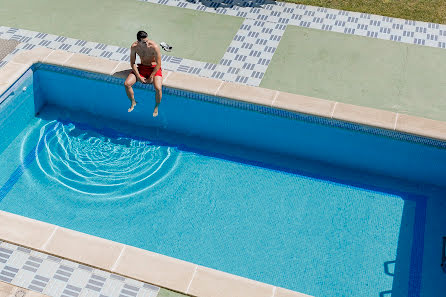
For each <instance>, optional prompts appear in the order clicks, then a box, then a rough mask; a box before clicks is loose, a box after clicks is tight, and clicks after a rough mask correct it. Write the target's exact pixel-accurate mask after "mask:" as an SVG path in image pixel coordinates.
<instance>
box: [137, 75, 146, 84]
mask: <svg viewBox="0 0 446 297" xmlns="http://www.w3.org/2000/svg"><path fill="white" fill-rule="evenodd" d="M138 80H139V82H140V83H143V84H146V83H147V79H146V78H145V77H143V76H140V77H139V79H138Z"/></svg>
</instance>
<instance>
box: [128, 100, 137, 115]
mask: <svg viewBox="0 0 446 297" xmlns="http://www.w3.org/2000/svg"><path fill="white" fill-rule="evenodd" d="M135 106H136V101H132V105H131V106H130V108H129V109H128V112H131V111H132V110H133V109H134V108H135Z"/></svg>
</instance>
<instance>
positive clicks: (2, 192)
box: [0, 123, 59, 202]
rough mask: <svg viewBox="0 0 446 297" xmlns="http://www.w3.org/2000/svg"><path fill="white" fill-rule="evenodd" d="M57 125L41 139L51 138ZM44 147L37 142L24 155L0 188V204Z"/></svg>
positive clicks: (40, 142) (42, 142)
mask: <svg viewBox="0 0 446 297" xmlns="http://www.w3.org/2000/svg"><path fill="white" fill-rule="evenodd" d="M58 126H59V123H55V124H54V126H53V127H52V128H51V129H48V130H46V131H45V133H44V134H43V136H42V138H43V139H45V138H46V137H47V136H52V134H54V133H55V132H56V129H57V127H58ZM43 147H44V141H43V140H42V141H40V140H39V142H38V144H37V145H36V146H35V147H34V148H33V149H32V150H31V151H30V152H29V153H28V154H27V155H26V157H25V159H24V160H23V162H22V163H21V164H20V165H19V166H18V167H17V168H16V169H15V170H14V172H13V173H12V174H11V176H10V177H9V179H8V180H7V181H6V183H5V184H4V185H3V186H2V187H1V188H0V202H2V200H3V198H5V196H6V195H8V193H9V192H10V191H11V190H12V188H13V187H14V185H15V184H16V183H17V181H18V180H19V179H20V177H21V176H22V175H23V173H24V172H25V170H26V169H27V168H28V167H29V166H30V165H31V164H32V163H33V162H34V161H35V160H36V158H37V155H38V154H39V153H40V152H41V151H42V149H43Z"/></svg>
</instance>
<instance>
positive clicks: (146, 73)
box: [132, 64, 163, 78]
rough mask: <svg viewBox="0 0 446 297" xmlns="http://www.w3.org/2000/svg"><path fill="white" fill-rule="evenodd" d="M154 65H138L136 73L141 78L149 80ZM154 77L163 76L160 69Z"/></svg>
mask: <svg viewBox="0 0 446 297" xmlns="http://www.w3.org/2000/svg"><path fill="white" fill-rule="evenodd" d="M155 67H156V65H151V66H150V65H143V64H138V72H139V75H140V76H141V77H145V78H149V77H150V75H151V74H152V72H153V69H155ZM132 72H133V71H132ZM155 76H161V77H162V76H163V71H162V69H161V68H160V69H158V71H157V72H156V73H155Z"/></svg>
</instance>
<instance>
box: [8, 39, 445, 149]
mask: <svg viewBox="0 0 446 297" xmlns="http://www.w3.org/2000/svg"><path fill="white" fill-rule="evenodd" d="M35 63H45V64H52V65H56V66H64V67H69V68H75V69H80V70H85V71H89V72H95V73H100V74H106V75H112V76H115V77H121V78H122V77H124V76H126V74H127V73H128V72H129V71H130V65H129V63H125V62H118V61H113V60H109V59H105V58H97V57H91V56H88V55H84V54H78V53H69V52H66V51H62V50H51V49H47V48H41V47H38V48H34V49H32V50H30V51H26V52H22V53H19V54H17V55H15V56H14V58H13V59H12V60H11V62H10V63H8V64H7V65H6V66H4V67H2V68H1V69H0V94H1V93H2V92H4V91H5V90H7V89H8V88H9V87H10V86H11V85H12V84H13V83H14V82H15V80H16V79H17V78H19V77H20V76H21V75H22V74H23V73H24V72H25V71H26V70H27V69H28V68H29V67H31V66H32V65H33V64H35ZM10 64H11V65H10ZM8 65H10V66H9V67H8ZM163 74H164V76H163V85H164V86H166V87H169V88H174V89H179V90H185V91H190V92H196V93H202V94H206V95H212V96H218V97H224V98H228V99H232V100H236V101H242V102H247V103H251V104H257V105H263V106H267V107H272V108H277V109H282V110H286V111H291V112H298V113H303V114H307V115H312V116H318V117H324V118H328V119H335V120H340V121H344V122H350V123H354V124H360V125H366V126H370V127H375V128H379V129H386V130H393V131H398V132H403V133H408V134H413V135H417V136H422V137H427V138H432V139H437V140H441V141H445V140H446V122H443V121H438V120H432V119H428V118H423V117H417V116H411V115H406V114H401V113H396V112H392V111H386V110H381V109H375V108H370V107H364V106H359V105H351V104H346V103H342V102H336V101H330V100H325V99H320V98H314V97H308V96H303V95H298V94H291V93H286V92H281V91H277V90H270V89H264V88H260V87H253V86H247V85H242V84H237V83H232V82H225V81H222V80H218V79H214V78H205V77H200V76H197V75H193V74H186V73H181V72H171V71H165V70H164V71H163ZM0 103H1V102H0Z"/></svg>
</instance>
